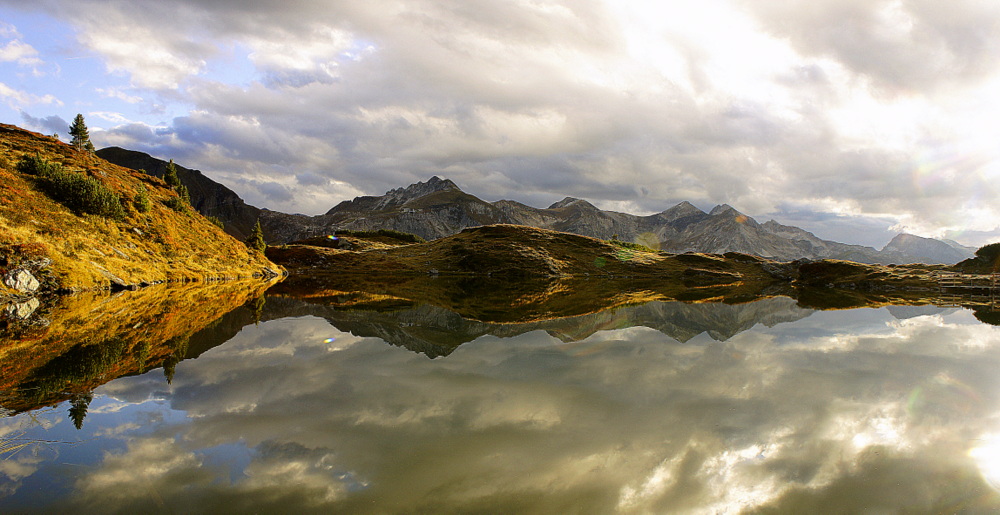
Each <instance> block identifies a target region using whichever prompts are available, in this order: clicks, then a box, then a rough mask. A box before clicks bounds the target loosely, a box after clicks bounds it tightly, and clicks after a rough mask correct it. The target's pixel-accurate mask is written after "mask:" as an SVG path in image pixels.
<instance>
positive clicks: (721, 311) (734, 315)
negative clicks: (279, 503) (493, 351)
mask: <svg viewBox="0 0 1000 515" xmlns="http://www.w3.org/2000/svg"><path fill="white" fill-rule="evenodd" d="M812 313H813V311H812V310H809V309H803V308H800V307H798V306H797V305H796V303H795V300H793V299H790V298H788V297H775V298H767V299H761V300H758V301H755V302H749V303H745V304H722V303H700V304H688V303H684V302H648V303H646V304H642V305H638V306H627V307H620V308H616V309H609V310H606V311H601V312H598V313H592V314H588V315H580V316H574V317H566V318H557V319H551V320H541V321H533V322H526V323H487V322H480V321H477V320H467V319H463V318H462V317H461V316H459V315H458V314H457V313H454V312H452V311H449V310H447V309H444V308H440V307H436V306H430V305H426V304H421V305H414V306H412V307H406V308H402V309H394V310H389V311H374V310H363V309H343V308H339V307H337V306H336V305H335V304H312V303H309V302H306V301H303V300H297V299H293V298H288V297H268V299H267V303H266V305H265V307H264V314H263V317H262V320H269V319H276V318H284V317H289V316H303V315H313V316H317V317H321V318H324V319H326V320H327V321H329V322H330V324H331V325H333V326H334V327H336V328H337V329H339V330H341V331H346V332H350V333H351V334H354V335H356V336H366V337H377V338H381V339H383V340H385V341H386V342H388V343H391V344H393V345H397V346H400V347H405V348H407V349H409V350H412V351H414V352H420V353H423V354H426V355H427V356H429V357H432V358H433V357H438V356H444V355H447V354H449V353H451V352H452V351H453V350H455V348H457V347H458V346H459V345H461V344H463V343H466V342H470V341H472V340H475V339H476V338H479V337H480V336H485V335H492V336H497V337H500V338H509V337H513V336H517V335H520V334H524V333H527V332H530V331H538V330H542V331H546V332H548V333H549V334H550V335H552V336H554V337H556V338H559V339H560V340H562V341H564V342H573V341H578V340H582V339H585V338H587V337H589V336H590V335H592V334H594V333H596V332H598V331H604V330H610V329H624V328H628V327H639V326H642V327H649V328H652V329H656V330H657V331H660V332H662V333H664V334H666V335H668V336H670V337H672V338H674V339H676V340H678V341H681V342H686V341H688V340H690V339H691V338H693V337H694V336H697V335H699V334H701V333H707V334H708V335H709V336H710V337H712V338H713V339H715V340H719V341H723V340H727V339H729V338H731V337H733V336H734V335H736V334H738V333H740V332H742V331H745V330H747V329H750V328H751V327H753V326H754V325H756V324H758V323H761V324H764V325H767V326H773V325H775V324H779V323H782V322H791V321H794V320H800V319H802V318H805V317H807V316H809V315H810V314H812Z"/></svg>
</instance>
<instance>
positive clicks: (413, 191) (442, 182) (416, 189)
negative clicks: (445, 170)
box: [386, 175, 461, 199]
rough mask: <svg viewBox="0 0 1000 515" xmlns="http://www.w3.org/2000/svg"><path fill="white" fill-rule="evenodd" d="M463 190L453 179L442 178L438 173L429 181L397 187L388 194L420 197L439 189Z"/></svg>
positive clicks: (411, 197) (413, 197) (387, 193)
mask: <svg viewBox="0 0 1000 515" xmlns="http://www.w3.org/2000/svg"><path fill="white" fill-rule="evenodd" d="M452 190H454V191H461V189H460V188H459V187H458V186H457V185H456V184H455V183H454V182H451V179H442V178H440V177H438V176H437V175H435V176H433V177H431V178H430V179H427V182H418V183H416V184H411V185H409V186H407V187H405V188H395V189H391V190H389V191H388V192H386V196H391V197H400V198H402V197H405V198H407V199H415V198H420V197H423V196H425V195H429V194H431V193H437V192H439V191H452Z"/></svg>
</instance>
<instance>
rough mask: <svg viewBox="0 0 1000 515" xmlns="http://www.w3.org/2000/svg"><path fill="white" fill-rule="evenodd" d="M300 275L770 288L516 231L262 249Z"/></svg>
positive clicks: (748, 263) (749, 277)
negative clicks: (365, 246)
mask: <svg viewBox="0 0 1000 515" xmlns="http://www.w3.org/2000/svg"><path fill="white" fill-rule="evenodd" d="M268 255H269V256H271V257H272V259H274V260H275V261H276V262H280V263H282V264H287V265H288V266H290V267H294V268H298V269H299V271H300V272H304V273H305V272H312V271H326V272H338V273H362V274H396V275H398V274H427V273H438V274H441V275H465V276H479V277H483V276H487V277H508V278H524V277H567V276H574V277H598V276H603V277H618V278H623V277H624V278H638V277H644V278H654V277H656V278H661V279H676V280H678V281H680V282H684V283H685V284H686V285H688V286H698V285H718V284H731V283H735V282H739V281H760V280H766V281H771V280H773V278H772V277H771V276H770V275H769V274H766V273H764V272H763V271H762V270H761V267H760V262H761V260H756V259H754V258H751V257H749V256H746V259H744V260H735V259H730V260H727V259H723V258H721V257H714V256H707V255H700V254H693V255H679V256H674V255H670V254H663V253H657V252H645V251H642V250H638V249H630V248H623V247H621V246H620V245H615V244H614V243H611V242H606V241H603V240H598V239H595V238H589V237H586V236H578V235H575V234H569V233H562V232H557V231H549V230H545V229H536V228H533V227H525V226H517V225H492V226H484V227H474V228H470V229H466V230H464V231H462V232H461V233H459V234H456V235H454V236H449V237H446V238H441V239H439V240H435V241H432V242H429V243H423V244H414V245H402V246H398V247H395V248H389V249H377V250H371V251H367V252H351V251H338V250H334V249H325V248H317V247H309V246H283V247H275V248H271V249H268Z"/></svg>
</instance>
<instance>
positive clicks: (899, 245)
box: [882, 234, 976, 264]
mask: <svg viewBox="0 0 1000 515" xmlns="http://www.w3.org/2000/svg"><path fill="white" fill-rule="evenodd" d="M882 252H883V253H885V254H899V255H900V256H903V257H904V259H900V260H898V261H897V263H898V262H902V261H904V260H910V262H917V263H947V264H954V263H957V262H959V261H962V260H963V259H969V258H971V257H973V256H975V252H976V249H974V248H971V247H964V246H962V245H959V244H958V243H956V242H953V241H942V240H935V239H932V238H922V237H920V236H914V235H912V234H897V235H896V237H895V238H893V239H892V241H890V242H889V243H888V244H887V245H886V246H885V248H883V249H882Z"/></svg>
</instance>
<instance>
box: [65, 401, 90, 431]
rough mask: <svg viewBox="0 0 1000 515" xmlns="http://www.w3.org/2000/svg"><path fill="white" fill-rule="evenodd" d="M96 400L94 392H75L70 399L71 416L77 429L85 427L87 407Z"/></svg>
mask: <svg viewBox="0 0 1000 515" xmlns="http://www.w3.org/2000/svg"><path fill="white" fill-rule="evenodd" d="M92 400H94V393H93V392H86V393H78V394H74V395H73V397H72V398H70V400H69V404H70V406H69V418H70V420H72V421H73V425H74V426H75V427H76V428H77V429H82V428H83V419H85V418H87V408H89V407H90V401H92Z"/></svg>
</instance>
